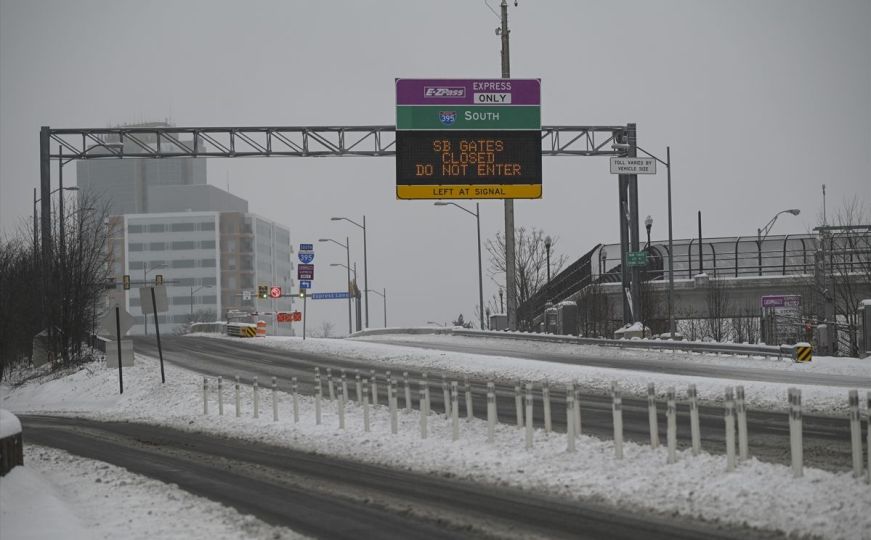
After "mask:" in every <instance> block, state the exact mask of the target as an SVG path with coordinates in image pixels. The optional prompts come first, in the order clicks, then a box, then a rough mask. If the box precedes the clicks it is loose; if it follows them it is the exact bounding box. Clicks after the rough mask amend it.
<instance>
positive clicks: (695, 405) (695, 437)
mask: <svg viewBox="0 0 871 540" xmlns="http://www.w3.org/2000/svg"><path fill="white" fill-rule="evenodd" d="M687 398H689V402H690V439H691V440H692V448H693V455H694V456H697V455H699V452H701V451H702V434H701V429H700V427H699V394H698V391H697V390H696V385H694V384H691V385H690V386H689V388H688V389H687Z"/></svg>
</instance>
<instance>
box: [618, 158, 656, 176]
mask: <svg viewBox="0 0 871 540" xmlns="http://www.w3.org/2000/svg"><path fill="white" fill-rule="evenodd" d="M611 174H656V160H655V159H653V158H646V157H645V158H639V157H612V158H611Z"/></svg>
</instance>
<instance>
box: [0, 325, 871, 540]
mask: <svg viewBox="0 0 871 540" xmlns="http://www.w3.org/2000/svg"><path fill="white" fill-rule="evenodd" d="M261 341H262V340H261ZM306 341H307V343H308V341H309V340H306ZM313 341H314V340H313ZM320 341H321V343H318V344H316V345H313V346H316V347H322V348H332V347H333V344H335V343H342V342H339V341H333V340H320ZM357 345H361V344H359V343H358V344H357ZM363 345H366V344H363ZM333 350H335V349H333ZM124 383H125V388H124V394H123V396H117V391H118V387H117V372H116V371H115V370H109V369H102V368H99V367H96V366H94V367H92V372H91V371H88V370H82V371H80V372H79V373H76V374H73V375H70V376H68V377H66V378H64V379H60V380H55V381H50V382H47V383H45V384H44V385H38V384H36V383H30V384H27V385H24V386H21V387H18V388H16V389H14V390H13V389H5V388H4V389H3V394H4V398H3V400H4V401H3V406H5V407H8V408H10V409H13V410H16V411H46V410H53V412H55V413H64V412H65V413H66V414H72V413H74V411H78V412H77V413H75V414H78V415H80V416H86V417H90V418H95V419H99V420H129V421H134V422H148V423H152V424H157V425H166V426H170V427H173V428H176V429H184V430H189V431H203V432H208V433H215V434H222V435H226V436H231V437H238V438H242V439H245V440H252V441H262V442H266V443H269V444H274V445H278V446H284V447H289V448H294V449H298V450H303V451H308V452H316V453H320V454H323V455H330V456H336V457H339V458H343V459H349V460H357V461H362V462H367V463H375V464H381V465H386V466H390V467H394V468H398V469H404V470H411V471H417V472H421V473H428V474H434V475H439V476H442V477H457V478H461V479H465V480H469V481H473V482H476V483H479V484H485V485H493V486H508V487H513V488H517V489H522V490H529V491H533V492H537V493H545V494H548V495H551V496H558V497H562V498H566V499H577V500H589V499H594V500H602V501H606V502H609V503H613V504H615V505H620V506H623V507H625V508H627V511H633V510H635V509H646V510H652V511H656V512H663V513H667V514H680V515H685V516H691V517H697V518H702V519H706V520H713V521H720V522H724V523H746V524H748V525H750V526H752V527H757V528H762V529H769V530H780V531H784V532H785V533H787V534H790V535H818V536H822V537H827V538H859V537H861V536H862V535H863V534H865V533H866V531H868V530H871V513H869V512H868V511H867V509H868V508H871V490H869V489H868V485H867V484H865V483H864V481H863V480H858V479H854V478H852V476H851V474H850V473H849V472H844V473H829V472H825V471H820V470H815V469H806V470H805V475H804V477H802V478H798V479H794V478H792V473H791V471H790V469H789V468H788V467H786V466H782V465H775V464H769V463H761V462H758V461H757V460H755V459H750V460H749V461H747V462H745V463H742V464H740V465H739V467H738V468H737V470H736V471H734V472H730V473H727V472H725V470H726V458H725V456H719V455H717V456H714V455H709V454H702V455H700V456H692V455H691V453H690V452H689V451H682V452H678V462H677V464H675V465H667V464H666V452H667V451H666V449H665V448H663V447H660V448H657V449H651V448H650V447H648V446H646V445H640V444H635V443H631V442H627V443H625V444H624V454H625V459H623V460H619V461H618V460H616V459H615V458H614V446H613V442H612V441H602V440H599V439H596V438H593V437H588V436H580V437H578V439H577V449H578V451H577V453H574V454H572V453H568V452H566V438H565V435H564V434H558V433H550V434H547V433H544V432H543V431H541V430H536V431H535V447H534V448H533V450H532V451H526V450H525V449H524V435H523V432H522V431H520V430H518V429H517V428H516V427H514V426H511V425H506V424H499V425H497V429H496V433H495V440H494V442H493V443H492V444H488V443H487V442H486V437H487V423H486V422H485V421H481V420H478V419H471V420H468V421H467V420H463V421H462V422H461V428H460V429H461V440H459V441H457V442H452V441H451V435H450V433H451V425H450V422H448V421H446V420H445V419H444V416H443V415H437V414H432V415H430V417H429V420H428V423H429V427H430V433H429V437H428V438H427V439H425V440H421V438H420V435H419V414H418V413H417V412H416V411H415V412H402V413H401V414H399V433H398V434H397V435H392V434H391V431H390V417H389V414H388V412H387V409H386V407H384V406H378V407H375V408H374V410H373V411H372V431H371V432H370V433H366V432H364V431H363V418H362V417H363V414H362V410H361V407H358V406H357V405H356V403H353V402H351V403H349V404H348V406H347V409H346V423H347V424H346V425H347V429H346V430H344V431H342V430H339V429H338V411H337V405H336V403H335V402H329V401H325V403H324V406H323V423H322V424H320V425H317V424H316V423H315V419H314V402H313V399H312V398H309V397H307V396H301V397H300V399H299V404H300V422H299V423H298V424H294V422H293V417H292V405H291V404H292V401H291V399H290V396H288V395H287V394H286V393H284V392H280V393H279V421H278V422H273V421H272V400H271V391H269V390H265V389H262V390H261V396H260V402H261V417H260V418H259V419H254V418H252V408H253V396H252V390H251V388H250V387H249V386H245V387H243V393H242V405H241V407H242V408H241V413H242V417H241V418H236V417H235V410H234V405H233V396H232V391H231V389H230V388H225V390H224V396H223V403H224V408H225V411H224V412H225V415H224V416H218V415H217V410H218V406H217V393H216V385H215V381H214V379H212V380H211V381H210V394H209V411H210V414H209V415H208V416H203V415H202V410H203V405H202V384H203V378H202V377H201V376H200V375H197V374H194V373H192V372H189V371H187V370H183V369H180V368H177V367H175V366H173V365H168V366H167V383H166V384H165V385H162V384H160V376H159V367H158V363H157V361H156V360H154V359H151V358H148V357H142V356H138V357H137V359H136V366H134V367H133V368H130V369H125V371H124ZM281 383H282V385H283V388H285V389H286V387H287V384H288V381H281ZM350 387H351V389H352V390H351V394H352V395H354V391H353V387H354V385H353V384H351V385H350ZM401 394H402V392H400V395H401ZM78 396H91V397H90V398H89V399H87V400H84V399H80V398H78ZM112 396H114V397H112ZM44 398H51V399H50V403H43V402H42V401H41V400H42V399H44ZM400 401H402V399H401V398H400ZM59 403H64V405H63V407H62V408H61V407H59V405H58V404H59ZM95 403H102V404H103V405H102V406H100V407H96V406H95V405H94V404H95ZM539 406H540V404H539ZM555 406H559V405H557V404H555Z"/></svg>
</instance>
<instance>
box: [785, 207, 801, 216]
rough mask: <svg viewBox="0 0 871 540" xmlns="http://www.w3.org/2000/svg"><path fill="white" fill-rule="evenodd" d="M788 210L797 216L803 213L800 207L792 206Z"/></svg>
mask: <svg viewBox="0 0 871 540" xmlns="http://www.w3.org/2000/svg"><path fill="white" fill-rule="evenodd" d="M787 212H789V213H790V214H792V215H794V216H797V215H799V214H800V213H801V210H799V209H798V208H790V209H789V210H787Z"/></svg>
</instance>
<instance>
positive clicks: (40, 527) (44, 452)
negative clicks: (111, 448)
mask: <svg viewBox="0 0 871 540" xmlns="http://www.w3.org/2000/svg"><path fill="white" fill-rule="evenodd" d="M24 462H25V466H24V467H15V468H14V469H12V471H10V472H9V474H7V475H6V476H4V477H2V478H0V538H3V539H4V540H21V539H27V538H32V539H48V538H63V539H64V540H92V539H95V538H105V539H107V540H108V539H115V538H127V539H131V540H152V539H154V538H203V539H206V538H208V539H210V540H212V539H225V538H226V539H236V538H252V539H259V538H262V539H275V540H278V539H284V538H288V539H295V538H304V537H303V536H301V535H298V534H296V533H294V532H293V531H290V530H289V529H284V528H281V527H274V526H272V525H268V524H266V523H263V522H262V521H260V520H258V519H255V518H253V517H251V516H246V515H242V514H240V513H239V512H237V511H236V510H234V509H232V508H227V507H226V506H223V505H221V504H218V503H215V502H212V501H210V500H208V499H204V498H202V497H197V496H195V495H191V494H190V493H188V492H186V491H184V490H182V489H179V488H178V487H176V486H174V485H170V484H164V483H163V482H159V481H157V480H151V479H150V478H147V477H145V476H141V475H138V474H133V473H131V472H128V471H127V470H125V469H122V468H120V467H115V466H114V465H109V464H107V463H103V462H101V461H93V460H89V459H83V458H80V457H77V456H73V455H71V454H68V453H66V452H63V451H61V450H57V449H54V448H46V447H41V446H27V447H25V450H24Z"/></svg>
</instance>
